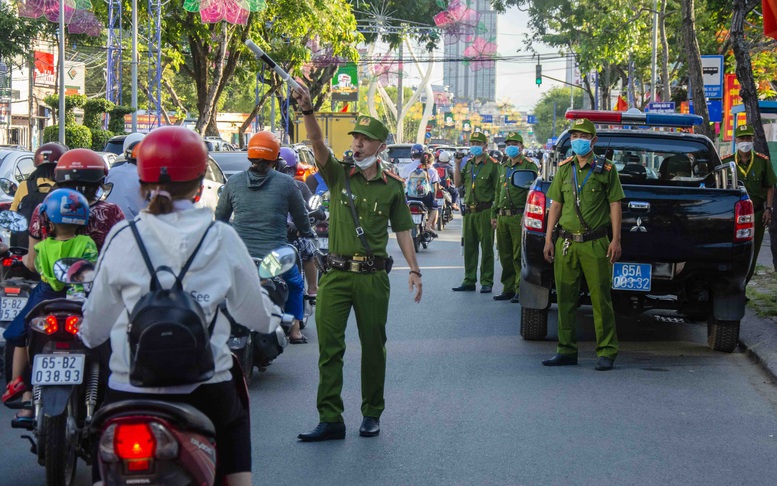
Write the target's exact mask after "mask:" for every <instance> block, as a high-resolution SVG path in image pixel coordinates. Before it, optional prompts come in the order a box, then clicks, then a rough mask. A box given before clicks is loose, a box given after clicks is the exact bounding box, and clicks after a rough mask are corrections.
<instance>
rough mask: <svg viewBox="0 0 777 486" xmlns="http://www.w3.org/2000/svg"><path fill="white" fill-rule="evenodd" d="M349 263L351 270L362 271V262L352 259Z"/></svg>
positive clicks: (349, 269) (354, 271)
mask: <svg viewBox="0 0 777 486" xmlns="http://www.w3.org/2000/svg"><path fill="white" fill-rule="evenodd" d="M348 265H349V268H348V271H349V272H353V273H362V262H357V261H353V260H351V261H349V262H348Z"/></svg>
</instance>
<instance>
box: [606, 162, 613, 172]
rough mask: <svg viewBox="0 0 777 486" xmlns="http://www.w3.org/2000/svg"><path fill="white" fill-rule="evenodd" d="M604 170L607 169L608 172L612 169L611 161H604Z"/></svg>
mask: <svg viewBox="0 0 777 486" xmlns="http://www.w3.org/2000/svg"><path fill="white" fill-rule="evenodd" d="M604 170H606V171H607V172H609V171H611V170H612V164H611V163H609V162H605V163H604Z"/></svg>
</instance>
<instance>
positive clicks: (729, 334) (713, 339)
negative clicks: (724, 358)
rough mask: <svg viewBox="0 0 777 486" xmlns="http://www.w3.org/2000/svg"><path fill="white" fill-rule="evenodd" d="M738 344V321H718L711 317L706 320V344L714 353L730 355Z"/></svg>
mask: <svg viewBox="0 0 777 486" xmlns="http://www.w3.org/2000/svg"><path fill="white" fill-rule="evenodd" d="M738 343H739V321H719V320H717V319H715V318H714V317H713V316H710V317H709V318H708V319H707V344H708V345H709V347H710V348H712V349H714V350H715V351H723V352H725V353H730V352H732V351H734V350H735V349H736V348H737V344H738Z"/></svg>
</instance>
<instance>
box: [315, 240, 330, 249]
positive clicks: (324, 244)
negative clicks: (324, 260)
mask: <svg viewBox="0 0 777 486" xmlns="http://www.w3.org/2000/svg"><path fill="white" fill-rule="evenodd" d="M318 249H319V250H328V249H329V238H319V239H318Z"/></svg>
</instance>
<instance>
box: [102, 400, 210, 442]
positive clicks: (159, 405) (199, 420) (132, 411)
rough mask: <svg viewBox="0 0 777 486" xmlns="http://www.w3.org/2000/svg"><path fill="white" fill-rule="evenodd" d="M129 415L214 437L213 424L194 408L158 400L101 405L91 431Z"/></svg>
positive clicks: (126, 401)
mask: <svg viewBox="0 0 777 486" xmlns="http://www.w3.org/2000/svg"><path fill="white" fill-rule="evenodd" d="M131 415H151V416H157V417H159V418H162V419H164V420H167V421H168V422H171V423H172V424H173V425H175V426H176V427H178V428H180V429H182V430H191V431H197V432H199V433H201V434H203V435H206V436H208V437H211V438H215V437H216V429H215V427H214V426H213V422H211V421H210V419H209V418H208V417H207V416H206V415H205V414H204V413H202V412H200V411H199V410H197V409H196V408H195V407H193V406H191V405H187V404H185V403H179V402H163V401H160V400H144V399H141V400H123V401H120V402H114V403H109V404H107V405H103V406H102V407H100V408H99V409H98V410H97V412H96V413H95V414H94V417H93V418H92V429H94V430H100V429H101V428H102V426H103V424H104V423H105V422H106V421H107V420H109V419H114V418H117V417H126V416H131Z"/></svg>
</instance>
